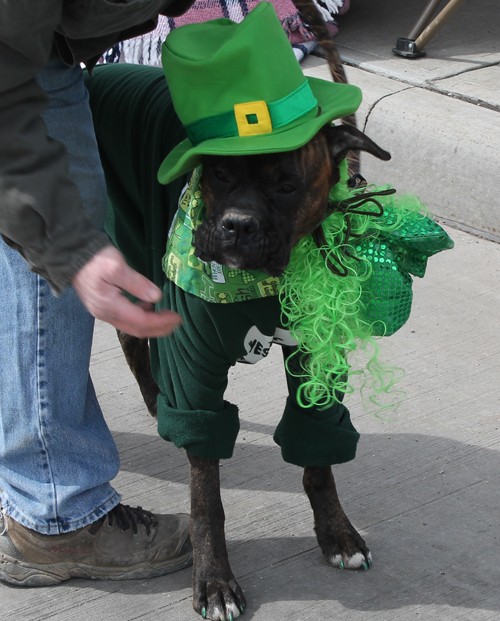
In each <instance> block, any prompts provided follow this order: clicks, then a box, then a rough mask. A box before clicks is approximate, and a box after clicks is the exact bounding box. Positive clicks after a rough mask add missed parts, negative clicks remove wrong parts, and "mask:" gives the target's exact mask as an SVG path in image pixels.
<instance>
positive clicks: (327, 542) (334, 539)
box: [316, 520, 372, 569]
mask: <svg viewBox="0 0 500 621" xmlns="http://www.w3.org/2000/svg"><path fill="white" fill-rule="evenodd" d="M316 534H317V536H318V543H319V545H320V548H321V551H322V552H323V559H324V561H325V562H326V563H327V564H328V565H331V566H332V567H339V568H340V569H369V568H370V567H371V565H372V555H371V552H370V550H369V549H368V547H367V545H366V543H365V541H364V539H363V537H361V535H360V534H359V533H358V531H357V530H356V529H355V528H354V526H353V525H352V524H351V523H350V522H349V521H348V520H345V521H344V523H343V524H342V525H340V524H339V523H338V522H337V523H330V524H329V525H328V527H327V528H322V529H318V528H317V529H316Z"/></svg>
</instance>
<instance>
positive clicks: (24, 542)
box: [0, 504, 193, 587]
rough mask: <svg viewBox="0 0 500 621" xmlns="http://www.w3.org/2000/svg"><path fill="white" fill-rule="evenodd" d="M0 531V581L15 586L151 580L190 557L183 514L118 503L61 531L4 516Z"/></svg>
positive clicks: (185, 519)
mask: <svg viewBox="0 0 500 621" xmlns="http://www.w3.org/2000/svg"><path fill="white" fill-rule="evenodd" d="M2 519H3V524H2ZM2 531H3V534H2V536H0V580H4V581H5V582H10V583H11V584H17V585H18V586H30V587H31V586H49V585H51V584H58V583H59V582H62V581H63V580H69V578H92V579H101V580H129V579H133V578H138V579H144V578H152V577H155V576H161V575H163V574H168V573H170V572H173V571H177V570H178V569H183V568H184V567H187V566H188V565H191V563H192V561H193V552H192V546H191V542H190V539H189V516H188V515H186V514H184V513H178V514H175V515H154V514H153V513H150V512H149V511H144V510H143V509H142V508H141V507H137V509H133V508H132V507H129V506H127V505H122V504H119V505H118V506H116V507H115V508H114V509H112V510H111V511H110V512H109V513H108V514H107V515H105V516H104V517H102V518H100V519H99V520H97V522H94V523H93V524H90V525H89V526H85V527H84V528H79V529H78V530H74V531H71V532H69V533H66V534H64V535H42V534H40V533H37V532H35V531H33V530H30V529H28V528H25V527H24V526H21V524H18V523H17V522H15V521H14V520H13V519H11V518H10V517H8V516H6V515H5V514H4V515H3V516H2V517H1V519H0V533H2Z"/></svg>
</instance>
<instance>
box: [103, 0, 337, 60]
mask: <svg viewBox="0 0 500 621" xmlns="http://www.w3.org/2000/svg"><path fill="white" fill-rule="evenodd" d="M260 1H261V0H196V2H195V3H194V4H193V6H192V7H191V8H190V9H189V11H187V13H185V14H184V15H181V16H180V17H176V18H171V17H164V16H162V15H160V16H159V20H158V26H157V27H156V29H155V30H153V31H152V32H149V33H147V34H145V35H142V36H140V37H136V38H134V39H129V40H128V41H123V42H122V43H119V44H118V45H115V46H114V47H113V48H111V49H110V50H108V51H107V52H106V54H104V56H103V57H102V59H101V62H103V63H119V62H121V63H133V64H140V65H153V66H161V46H162V43H163V41H164V40H165V38H166V36H167V35H168V33H169V32H170V31H171V30H173V29H174V28H178V27H179V26H184V25H186V24H198V23H201V22H206V21H208V20H210V19H219V18H221V17H227V18H229V19H232V20H233V21H235V22H238V23H239V22H241V21H242V20H243V18H244V17H245V16H246V15H248V13H249V12H250V11H251V10H252V9H253V8H254V7H255V6H256V5H257V4H258V3H259V2H260ZM315 2H316V4H317V6H318V8H319V9H320V11H321V13H322V15H323V18H325V19H326V21H328V22H329V23H330V31H331V32H332V33H333V34H335V33H336V24H335V20H334V18H333V15H335V14H337V13H344V12H345V11H346V10H347V8H348V6H349V0H315ZM272 4H273V6H274V8H275V10H276V13H277V15H278V17H279V19H280V21H281V23H282V25H283V28H284V30H285V32H286V33H287V35H288V38H289V40H290V43H291V44H292V46H293V49H294V52H295V56H296V57H297V60H298V61H299V62H300V61H301V60H302V59H303V58H304V57H305V56H306V55H307V54H308V53H309V52H311V51H312V50H313V49H314V48H315V47H316V41H315V39H314V35H313V34H312V32H311V31H310V29H309V27H308V26H307V25H306V24H305V22H304V21H303V20H302V17H301V16H300V14H299V12H298V11H297V9H296V7H295V5H294V4H293V2H292V0H272Z"/></svg>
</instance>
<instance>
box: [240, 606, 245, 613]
mask: <svg viewBox="0 0 500 621" xmlns="http://www.w3.org/2000/svg"><path fill="white" fill-rule="evenodd" d="M240 610H241V612H245V606H243V604H241V606H240Z"/></svg>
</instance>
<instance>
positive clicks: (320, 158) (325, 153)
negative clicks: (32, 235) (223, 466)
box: [120, 126, 390, 621]
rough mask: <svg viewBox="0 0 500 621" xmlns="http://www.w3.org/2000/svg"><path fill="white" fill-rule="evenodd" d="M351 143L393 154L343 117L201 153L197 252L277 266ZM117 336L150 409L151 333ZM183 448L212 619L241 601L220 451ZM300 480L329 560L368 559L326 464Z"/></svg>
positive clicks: (350, 564)
mask: <svg viewBox="0 0 500 621" xmlns="http://www.w3.org/2000/svg"><path fill="white" fill-rule="evenodd" d="M350 149H356V150H363V151H367V152H369V153H371V154H372V155H374V156H376V157H378V158H380V159H383V160H387V159H389V158H390V155H389V154H388V153H387V152H386V151H384V150H382V149H381V148H380V147H378V146H377V145H376V144H375V143H374V142H373V141H371V140H370V139H369V138H368V137H366V136H365V135H364V134H362V133H361V132H360V131H359V130H357V129H355V128H353V127H349V126H337V127H324V128H323V129H322V130H320V132H318V134H317V135H316V136H315V137H314V138H313V139H312V140H311V141H310V142H309V143H307V144H306V145H305V146H304V147H302V148H300V149H297V150H295V151H291V152H287V153H278V154H273V155H250V156H243V157H219V156H207V157H205V158H204V160H203V175H202V180H201V186H202V190H203V196H204V198H205V202H206V205H207V214H208V215H207V219H206V221H205V223H204V224H203V225H201V226H200V227H199V228H198V230H197V232H196V235H195V248H196V254H197V255H198V257H199V258H200V259H202V260H203V261H217V262H218V263H221V264H225V265H228V266H229V267H234V268H238V269H261V270H263V271H265V272H267V273H269V274H271V275H273V276H277V275H280V274H282V273H283V271H284V270H285V268H286V266H287V264H288V261H289V258H290V252H291V250H292V248H293V246H294V244H295V243H296V242H297V241H298V240H299V239H301V238H302V237H304V236H305V235H307V234H309V233H311V232H312V231H314V230H315V229H316V227H317V226H318V225H319V223H320V222H321V221H322V220H323V219H324V217H325V214H326V212H327V208H328V194H329V190H330V188H331V187H332V186H333V185H334V184H335V183H337V181H338V180H339V164H340V162H341V161H342V160H343V159H344V158H345V157H346V155H347V152H348V151H349V150H350ZM120 340H121V343H122V346H123V349H124V352H125V355H126V358H127V361H128V363H129V365H130V367H131V369H132V371H133V373H134V374H135V375H136V377H137V379H138V382H139V385H140V387H141V390H142V391H143V395H144V397H145V401H146V403H147V405H148V407H149V409H150V411H151V412H152V413H154V411H155V407H156V405H155V401H156V396H157V394H158V389H157V387H156V386H155V384H154V382H153V381H152V378H151V377H150V372H149V370H148V368H149V363H148V351H147V343H146V342H144V341H143V342H141V341H139V340H138V339H135V338H133V337H129V336H127V335H124V334H121V335H120ZM188 458H189V462H190V465H191V540H192V543H193V548H194V569H193V589H194V608H195V610H196V611H197V612H198V613H200V614H202V615H203V616H205V617H207V618H209V619H216V620H221V619H222V620H227V621H229V619H231V618H233V619H235V618H236V617H238V616H239V614H240V612H242V611H243V610H244V609H245V606H246V602H245V597H244V595H243V592H242V590H241V588H240V587H239V585H238V583H237V581H236V580H235V577H234V575H233V573H232V571H231V567H230V565H229V560H228V555H227V549H226V541H225V535H224V509H223V507H222V501H221V496H220V484H219V461H218V460H210V459H204V458H201V457H197V456H195V455H192V454H190V453H188ZM303 485H304V489H305V491H306V493H307V496H308V498H309V501H310V503H311V506H312V509H313V512H314V522H315V531H316V535H317V539H318V543H319V546H320V548H321V550H322V553H323V558H324V559H325V561H326V562H327V563H328V564H330V565H332V566H335V567H339V566H340V567H345V568H348V569H358V568H362V567H364V568H368V567H369V565H370V564H371V554H370V552H369V550H368V548H367V546H366V544H365V542H364V541H363V539H362V537H361V536H360V535H359V534H358V533H357V531H356V530H355V528H354V527H353V526H352V524H351V523H350V521H349V519H348V518H347V516H346V515H345V513H344V511H343V509H342V507H341V505H340V502H339V499H338V496H337V492H336V489H335V481H334V478H333V474H332V471H331V468H330V467H308V468H305V469H304V476H303Z"/></svg>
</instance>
